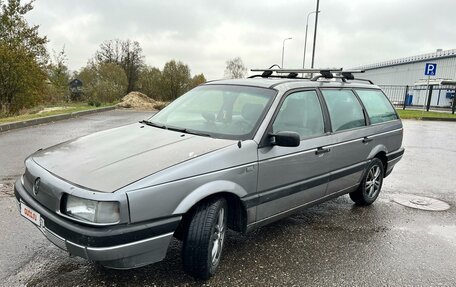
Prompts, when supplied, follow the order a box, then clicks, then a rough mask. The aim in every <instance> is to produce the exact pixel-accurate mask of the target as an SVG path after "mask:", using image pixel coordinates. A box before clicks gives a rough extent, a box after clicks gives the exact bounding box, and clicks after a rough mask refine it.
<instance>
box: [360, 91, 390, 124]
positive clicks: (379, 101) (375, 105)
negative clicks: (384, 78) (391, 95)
mask: <svg viewBox="0 0 456 287" xmlns="http://www.w3.org/2000/svg"><path fill="white" fill-rule="evenodd" d="M355 91H356V93H357V94H358V96H359V98H360V99H361V101H362V102H363V104H364V107H365V108H366V111H367V114H368V116H369V119H370V121H371V123H372V124H378V123H382V122H387V121H392V120H396V119H397V114H396V111H395V110H394V107H393V106H392V105H391V103H390V102H389V101H388V99H387V98H386V96H385V94H384V93H383V92H382V91H380V90H355Z"/></svg>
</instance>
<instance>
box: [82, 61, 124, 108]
mask: <svg viewBox="0 0 456 287" xmlns="http://www.w3.org/2000/svg"><path fill="white" fill-rule="evenodd" d="M78 78H79V79H80V80H81V81H82V83H83V93H84V96H85V98H86V100H87V102H88V103H89V104H91V103H92V104H93V105H95V106H96V104H97V103H99V104H100V103H112V102H115V101H118V100H120V99H121V98H122V97H123V96H124V95H125V93H126V90H127V85H128V81H127V76H126V75H125V72H124V70H123V69H122V68H121V67H120V66H118V65H116V64H109V63H102V64H91V65H88V66H87V67H85V68H83V69H82V71H81V72H80V73H79V76H78Z"/></svg>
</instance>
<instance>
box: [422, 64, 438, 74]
mask: <svg viewBox="0 0 456 287" xmlns="http://www.w3.org/2000/svg"><path fill="white" fill-rule="evenodd" d="M436 72H437V64H435V63H426V67H425V68H424V75H425V76H435V73H436Z"/></svg>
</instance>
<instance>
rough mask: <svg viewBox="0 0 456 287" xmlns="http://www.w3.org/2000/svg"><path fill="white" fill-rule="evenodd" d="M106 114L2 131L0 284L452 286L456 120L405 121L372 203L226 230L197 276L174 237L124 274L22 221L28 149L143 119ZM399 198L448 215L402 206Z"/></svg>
mask: <svg viewBox="0 0 456 287" xmlns="http://www.w3.org/2000/svg"><path fill="white" fill-rule="evenodd" d="M147 115H148V114H147V113H134V112H127V111H112V112H106V113H102V114H97V115H89V116H84V117H81V118H79V119H71V120H66V121H62V122H56V123H53V124H46V125H42V126H37V127H30V128H24V129H20V130H15V131H11V132H7V133H0V179H1V180H0V184H1V186H0V230H1V232H0V285H2V286H24V285H27V286H455V285H456V273H455V272H454V271H455V270H456V221H455V219H456V208H455V206H456V194H455V189H454V187H455V184H454V182H455V181H456V123H452V122H425V121H407V120H406V121H404V136H405V138H404V144H403V145H404V146H405V148H406V153H405V155H404V157H403V159H402V161H401V162H399V163H398V165H397V166H396V168H395V169H394V171H393V173H392V174H391V175H390V176H389V177H388V178H386V179H385V181H384V186H383V191H382V193H381V194H380V197H379V199H378V200H377V201H376V202H375V203H374V205H372V206H370V207H364V208H363V207H357V206H355V205H353V203H352V202H351V201H350V199H349V197H348V196H342V197H339V198H337V199H334V200H331V201H328V202H326V203H323V204H321V205H318V206H315V207H312V208H309V209H307V210H304V211H302V212H300V213H298V214H296V215H293V216H291V217H289V218H287V219H284V220H281V221H278V222H276V223H273V224H270V225H268V226H265V227H263V228H261V229H258V230H256V231H254V232H252V233H249V234H247V235H240V234H237V233H235V232H229V233H228V236H227V241H226V248H225V249H224V254H223V257H222V262H221V265H220V266H219V270H218V273H217V274H216V275H215V276H214V277H213V278H211V279H210V280H209V281H206V282H202V281H195V280H194V279H193V278H191V277H189V276H187V275H186V274H185V273H184V272H183V271H182V267H181V259H180V248H181V243H180V242H179V241H177V240H174V241H173V242H172V245H171V248H170V249H169V251H168V254H167V257H166V259H165V260H164V261H162V262H159V263H157V264H154V265H149V266H146V267H143V268H139V269H135V270H129V271H115V270H107V269H104V268H103V267H100V266H98V265H97V264H95V263H92V262H87V261H85V260H83V259H80V258H74V257H69V256H68V255H67V254H66V253H65V252H63V251H61V250H59V249H58V248H57V247H55V246H53V245H52V244H51V243H49V242H48V241H47V240H46V239H45V238H44V237H43V235H42V234H41V233H40V232H39V231H38V229H36V228H34V227H33V226H32V224H31V223H29V222H27V221H26V220H25V219H22V218H20V215H19V214H18V210H17V206H16V202H15V200H14V198H13V197H12V192H11V190H12V186H11V181H12V178H15V177H17V176H18V175H20V173H21V172H22V169H23V166H22V162H23V159H24V158H25V156H26V155H28V154H30V153H31V152H33V151H34V150H36V149H38V148H41V147H46V146H49V145H52V144H56V143H58V142H61V141H65V140H68V139H71V138H73V137H76V136H81V135H84V134H88V133H91V132H94V131H97V130H102V129H106V128H110V127H115V126H119V125H123V124H127V123H130V122H134V121H137V120H140V119H143V118H145V117H147ZM403 195H411V196H420V197H429V198H433V199H439V200H441V201H444V202H446V203H448V204H449V205H450V208H449V209H448V210H445V211H440V212H436V211H424V210H419V209H413V208H409V207H405V206H403V205H400V204H398V203H396V202H395V201H394V200H395V199H397V198H398V197H401V196H403Z"/></svg>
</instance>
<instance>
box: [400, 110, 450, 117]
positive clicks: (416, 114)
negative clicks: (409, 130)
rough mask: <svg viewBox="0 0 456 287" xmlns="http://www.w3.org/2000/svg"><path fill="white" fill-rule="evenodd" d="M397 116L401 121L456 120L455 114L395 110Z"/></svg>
mask: <svg viewBox="0 0 456 287" xmlns="http://www.w3.org/2000/svg"><path fill="white" fill-rule="evenodd" d="M397 112H398V113H399V116H400V117H401V119H421V118H423V117H425V118H440V119H448V118H452V119H456V114H454V115H453V114H451V113H439V112H426V111H425V112H424V113H423V111H416V110H402V109H397Z"/></svg>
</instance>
